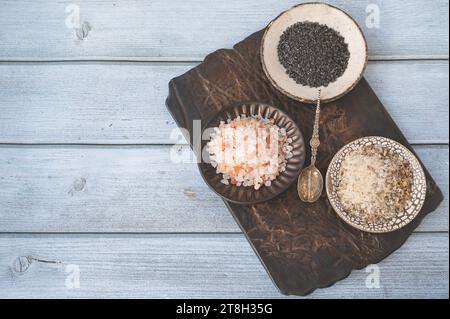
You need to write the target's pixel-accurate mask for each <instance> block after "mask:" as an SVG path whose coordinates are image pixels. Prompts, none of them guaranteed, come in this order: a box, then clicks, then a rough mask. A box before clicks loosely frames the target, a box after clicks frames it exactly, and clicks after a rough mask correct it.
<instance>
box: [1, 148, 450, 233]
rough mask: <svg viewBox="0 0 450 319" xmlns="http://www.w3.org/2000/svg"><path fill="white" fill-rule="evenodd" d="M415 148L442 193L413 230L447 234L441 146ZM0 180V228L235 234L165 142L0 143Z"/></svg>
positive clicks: (191, 168) (192, 169) (193, 171)
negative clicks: (111, 145)
mask: <svg viewBox="0 0 450 319" xmlns="http://www.w3.org/2000/svg"><path fill="white" fill-rule="evenodd" d="M177 149H178V148H175V149H174V150H175V151H176V150H177ZM416 151H417V152H418V154H419V156H420V157H421V158H422V160H423V161H424V163H425V165H426V166H427V167H428V168H429V170H430V172H431V174H432V175H433V176H434V177H435V178H436V181H437V183H438V185H439V186H440V187H441V188H442V190H443V192H444V194H445V198H446V200H445V201H444V203H443V204H442V205H441V206H440V207H439V209H438V210H437V211H436V212H435V213H433V214H430V215H429V216H428V217H427V218H425V220H424V222H423V224H422V225H421V227H420V228H419V230H420V231H448V227H449V225H448V223H449V222H448V207H449V205H448V198H449V196H448V195H449V193H448V189H449V187H448V174H449V171H448V170H449V167H448V156H449V150H448V147H447V146H418V147H416ZM185 152H187V154H189V150H188V148H187V147H184V148H183V149H182V153H181V154H184V153H185ZM0 182H1V185H2V190H1V191H0V207H1V208H2V209H0V220H1V223H0V232H141V233H142V232H170V233H175V232H208V233H209V232H239V228H238V227H237V225H236V223H235V222H234V220H233V219H232V217H231V216H230V214H229V212H228V210H227V209H226V208H225V205H224V204H223V202H222V201H221V200H220V198H219V197H217V196H216V195H215V194H214V193H213V192H212V191H211V190H209V188H208V187H207V186H206V184H205V183H204V182H203V180H202V178H201V176H200V174H199V172H198V168H197V165H196V164H173V163H171V161H170V147H168V146H151V147H141V148H134V147H125V146H123V147H114V148H103V147H99V148H97V147H19V148H17V147H0Z"/></svg>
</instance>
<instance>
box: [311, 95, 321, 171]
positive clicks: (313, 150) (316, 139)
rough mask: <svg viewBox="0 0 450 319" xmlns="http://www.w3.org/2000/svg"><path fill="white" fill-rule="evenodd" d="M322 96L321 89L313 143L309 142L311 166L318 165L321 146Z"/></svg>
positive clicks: (312, 138) (318, 96) (318, 97)
mask: <svg viewBox="0 0 450 319" xmlns="http://www.w3.org/2000/svg"><path fill="white" fill-rule="evenodd" d="M320 95H321V90H320V89H319V93H318V95H317V106H316V116H315V119H314V128H313V133H312V137H311V141H310V142H309V145H310V146H311V165H315V164H316V159H317V149H318V148H319V146H320V138H319V121H320Z"/></svg>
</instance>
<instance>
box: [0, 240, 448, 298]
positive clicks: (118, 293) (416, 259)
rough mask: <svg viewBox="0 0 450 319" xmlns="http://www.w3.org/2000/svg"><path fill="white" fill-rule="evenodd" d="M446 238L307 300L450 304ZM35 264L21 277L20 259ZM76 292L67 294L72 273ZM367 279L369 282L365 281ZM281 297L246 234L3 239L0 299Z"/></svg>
mask: <svg viewBox="0 0 450 319" xmlns="http://www.w3.org/2000/svg"><path fill="white" fill-rule="evenodd" d="M448 239H449V238H448V234H415V235H412V236H411V238H410V240H409V241H408V242H407V243H406V244H405V245H404V246H403V247H402V248H401V249H400V250H398V251H397V252H396V253H395V254H393V255H392V256H390V257H389V258H388V259H386V260H384V261H383V262H381V263H380V264H379V265H378V266H379V274H380V288H372V289H369V288H367V287H366V280H367V276H368V275H369V274H370V273H373V271H374V270H373V269H370V268H369V269H368V270H365V269H363V270H360V271H354V272H353V273H352V274H351V275H350V276H349V277H348V278H347V279H346V280H344V281H341V282H339V283H337V284H336V285H335V286H333V287H330V288H327V289H319V290H317V291H315V292H314V293H313V294H312V295H310V296H309V297H311V298H338V299H341V298H352V299H353V298H448V288H449V286H448V279H449V278H448V277H449V270H448V263H449V254H448V248H449V246H448ZM21 256H31V257H34V258H41V259H46V260H53V261H60V262H62V264H59V265H52V264H40V263H36V262H33V263H32V264H31V266H30V268H29V269H28V271H26V272H24V273H18V272H17V271H15V269H17V258H19V257H21ZM68 265H76V266H78V267H79V270H80V288H79V289H67V288H66V286H65V282H66V279H67V278H68V275H69V274H70V273H67V272H66V270H68V271H69V272H70V271H71V272H72V273H73V269H74V268H73V266H69V268H67V266H68ZM369 279H370V278H369ZM6 297H7V298H27V297H29V298H92V297H94V298H108V297H114V298H282V297H283V296H282V295H281V294H280V293H279V292H278V291H277V289H276V288H275V286H274V285H273V284H272V282H271V281H270V279H269V277H268V276H267V274H266V272H265V271H264V269H263V267H262V265H261V264H260V262H259V261H258V258H257V257H256V256H255V254H254V253H253V251H252V250H251V248H250V246H249V245H248V243H247V241H246V240H245V238H244V236H243V235H140V236H135V235H114V236H108V235H92V236H89V235H85V236H80V235H64V236H52V235H34V236H28V235H0V298H6Z"/></svg>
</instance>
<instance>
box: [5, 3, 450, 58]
mask: <svg viewBox="0 0 450 319" xmlns="http://www.w3.org/2000/svg"><path fill="white" fill-rule="evenodd" d="M298 2H299V0H287V1H276V0H264V1H258V2H257V3H256V2H254V1H240V0H229V1H220V0H214V1H211V0H197V1H194V2H192V1H189V2H187V1H183V0H172V1H165V0H153V1H135V0H128V1H118V2H111V1H98V0H86V1H82V2H77V4H78V5H79V12H80V26H79V29H82V28H83V24H85V25H89V28H86V27H85V28H84V32H83V31H80V30H78V29H70V28H68V27H67V26H66V19H67V17H69V16H70V12H66V8H67V6H68V5H69V4H71V3H73V1H68V0H67V1H56V0H52V1H48V0H37V1H24V0H6V1H5V0H3V1H1V2H0V59H1V60H11V59H15V60H19V59H22V60H55V59H143V60H155V59H159V60H174V59H178V60H186V59H191V60H192V59H195V60H199V59H202V58H203V57H204V56H205V55H206V54H208V53H209V52H211V51H214V50H215V49H217V48H221V47H225V48H226V47H231V46H232V45H233V44H234V43H236V42H237V41H239V40H240V39H242V38H244V37H245V36H247V35H248V34H250V33H252V32H254V31H255V30H259V29H261V28H263V27H265V26H266V25H267V24H268V23H269V22H270V21H271V20H272V19H273V18H275V17H276V16H277V15H278V14H279V13H280V12H281V11H283V10H286V9H288V8H289V7H291V6H293V5H296V4H298ZM327 2H329V3H330V4H334V5H337V6H338V7H340V8H342V9H344V10H345V11H347V12H348V13H349V14H350V15H352V16H353V17H354V18H355V19H356V20H357V22H358V23H359V24H360V25H361V27H362V28H363V31H364V32H365V34H366V36H367V38H368V42H369V52H370V55H371V56H375V57H383V58H386V57H397V58H398V57H400V58H411V57H416V58H417V57H428V58H433V57H442V56H446V57H447V58H448V18H447V17H448V12H449V11H448V0H433V1H431V3H430V4H427V5H425V4H424V2H423V1H421V0H407V1H373V2H368V1H366V0H352V1H343V0H329V1H327ZM369 4H372V6H368V5H369ZM373 4H375V5H377V7H376V8H378V10H379V27H378V28H377V27H374V28H368V27H367V24H366V20H367V19H368V18H369V19H370V17H371V16H373V14H374V13H375V12H374V11H373V10H377V9H376V8H375V9H374V8H373ZM72 15H73V11H72ZM86 30H90V31H89V32H86ZM412 30H414V32H412ZM43 44H45V45H43Z"/></svg>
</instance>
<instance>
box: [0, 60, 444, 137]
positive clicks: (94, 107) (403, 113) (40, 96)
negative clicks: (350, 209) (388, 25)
mask: <svg viewBox="0 0 450 319" xmlns="http://www.w3.org/2000/svg"><path fill="white" fill-rule="evenodd" d="M194 66H195V64H193V63H175V64H160V63H63V64H60V63H44V64H42V63H39V64H33V63H0V74H1V76H0V86H1V87H2V88H3V89H2V90H0V113H1V115H2V116H1V117H0V143H94V144H98V143H107V144H129V143H131V144H152V143H158V144H165V143H173V142H174V139H171V138H170V134H171V132H172V131H173V130H174V129H175V127H176V125H175V123H174V122H173V119H172V118H171V116H170V115H169V114H168V112H167V110H166V108H165V106H164V102H165V99H166V97H167V83H168V81H169V80H170V79H171V78H172V77H175V76H177V75H180V74H182V73H184V72H186V71H187V70H189V69H190V68H192V67H194ZM366 77H367V79H368V81H369V83H370V84H371V85H372V86H373V88H374V90H375V92H376V93H377V95H378V96H379V97H380V99H381V101H382V102H383V104H384V105H385V106H386V107H387V108H388V110H389V112H390V113H391V114H392V116H393V118H394V120H396V122H397V123H398V125H399V126H400V128H401V129H402V130H403V131H404V133H405V135H406V136H407V137H408V138H409V140H410V141H411V142H413V143H448V139H449V132H448V122H449V115H448V114H449V112H448V101H449V84H448V83H449V64H448V61H432V62H430V61H415V62H399V61H395V62H373V63H370V64H369V67H368V70H367V72H366ZM412 110H413V111H412Z"/></svg>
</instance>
